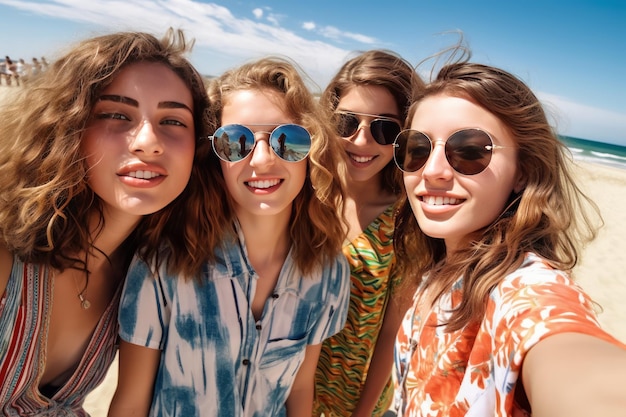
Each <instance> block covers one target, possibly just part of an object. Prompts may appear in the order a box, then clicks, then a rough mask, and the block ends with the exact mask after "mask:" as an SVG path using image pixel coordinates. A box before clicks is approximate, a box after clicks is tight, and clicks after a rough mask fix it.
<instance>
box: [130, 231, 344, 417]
mask: <svg viewBox="0 0 626 417" xmlns="http://www.w3.org/2000/svg"><path fill="white" fill-rule="evenodd" d="M159 275H160V277H159V278H155V277H154V276H153V274H151V273H150V268H149V267H148V266H147V265H146V264H145V263H143V262H141V261H139V260H137V259H135V260H134V261H133V263H132V265H131V268H130V270H129V272H128V276H127V279H126V284H125V289H124V293H123V295H122V301H121V305H120V314H119V321H120V336H121V337H122V339H124V340H125V341H127V342H130V343H133V344H136V345H141V346H147V347H150V348H153V349H160V350H162V351H163V352H162V355H161V363H160V366H159V370H158V374H157V378H156V381H155V391H154V398H153V402H152V409H151V413H150V415H152V416H181V417H193V416H203V417H207V416H222V417H223V416H228V417H231V416H232V417H244V416H246V417H248V416H250V417H252V416H255V417H269V416H284V415H285V401H286V400H287V397H288V395H289V392H290V390H291V386H292V385H293V382H294V379H295V376H296V374H297V372H298V369H299V367H300V365H301V364H302V361H303V360H304V354H305V348H306V347H307V345H314V344H319V343H321V342H322V341H323V340H324V339H326V338H327V337H329V336H331V335H333V334H335V333H337V332H339V331H340V330H341V329H342V328H343V326H344V323H345V321H346V316H347V311H348V301H349V296H350V271H349V267H348V264H347V261H346V259H345V257H344V256H343V254H341V253H338V254H337V258H336V259H335V260H334V262H333V263H332V265H326V266H325V267H324V268H323V270H322V271H320V272H319V273H316V274H312V275H311V276H306V277H305V276H302V274H301V273H300V272H299V270H298V268H297V267H296V265H295V263H294V261H293V259H292V256H291V253H290V254H289V255H288V256H287V260H286V261H285V263H284V264H283V267H282V270H281V272H280V275H279V277H278V282H277V284H276V287H275V289H274V292H273V294H272V296H271V297H270V298H269V299H268V300H267V302H266V304H265V307H264V310H263V315H262V318H261V319H260V320H258V321H255V319H254V316H253V314H252V310H251V301H252V300H253V298H254V292H255V288H256V283H257V280H258V279H259V276H258V275H257V274H256V273H255V271H254V269H253V268H252V266H251V265H250V264H249V262H248V258H247V254H246V251H245V246H244V244H243V237H242V235H241V234H240V235H239V242H236V243H234V244H232V245H230V246H228V247H224V248H222V249H221V250H219V251H218V252H217V262H216V263H215V264H209V265H207V266H206V267H205V270H204V274H203V277H202V281H201V282H199V280H197V279H187V280H186V279H184V278H183V277H179V276H168V274H167V273H166V271H165V268H161V270H160V271H159Z"/></svg>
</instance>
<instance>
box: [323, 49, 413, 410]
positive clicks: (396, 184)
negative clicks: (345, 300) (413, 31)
mask: <svg viewBox="0 0 626 417" xmlns="http://www.w3.org/2000/svg"><path fill="white" fill-rule="evenodd" d="M423 86H424V83H423V82H422V81H421V79H420V78H419V76H418V75H417V73H416V72H415V70H414V69H413V67H412V66H411V65H410V64H409V63H408V62H406V61H405V60H404V59H402V58H401V57H400V56H398V55H397V54H395V53H393V52H391V51H382V50H372V51H367V52H363V53H360V54H359V55H357V56H355V57H354V58H352V59H350V60H349V61H348V62H346V63H345V64H344V65H343V66H342V67H341V68H340V69H339V71H338V72H337V74H336V75H335V76H334V78H333V79H332V80H331V81H330V83H329V85H328V86H327V87H326V89H325V91H324V92H323V94H322V96H321V98H320V104H321V105H322V106H325V107H327V108H328V109H329V110H330V111H332V112H333V113H334V127H335V130H336V135H335V136H336V137H337V139H336V140H337V141H338V142H340V143H341V144H342V146H343V149H344V152H345V156H346V158H347V162H348V163H347V165H348V175H347V190H348V192H347V195H346V215H347V218H348V223H349V225H348V231H347V235H348V236H347V239H346V242H344V247H343V252H344V255H345V256H346V258H347V259H348V261H349V263H350V278H351V281H352V285H351V296H350V309H349V313H348V320H347V323H346V326H345V327H344V328H343V330H342V331H341V332H340V333H338V334H336V335H334V336H332V337H330V338H329V339H327V340H326V341H324V343H323V345H322V352H321V354H320V361H319V365H318V367H317V371H316V376H315V379H316V388H315V412H314V414H313V415H314V416H321V415H322V414H324V415H325V416H331V415H332V416H368V417H370V416H381V415H382V414H383V413H384V412H385V411H386V410H387V409H388V408H389V406H390V405H391V402H392V399H393V383H392V380H391V372H392V366H393V346H394V340H395V336H396V333H397V332H398V327H399V326H400V321H401V319H402V316H403V315H404V311H406V308H407V307H408V304H407V303H406V302H407V301H409V302H410V300H411V299H410V297H404V299H402V298H403V297H401V296H400V294H399V293H398V292H397V291H396V286H397V282H396V281H397V280H398V279H399V277H397V276H395V275H393V274H392V269H393V265H394V262H395V257H394V252H393V246H392V243H393V239H392V237H393V224H394V218H395V213H396V211H397V208H398V206H397V204H398V201H399V200H400V196H401V195H402V191H403V184H402V175H401V172H400V171H398V169H397V168H396V166H395V164H394V162H393V141H394V140H395V138H396V135H397V134H398V133H399V132H400V130H402V126H403V125H404V122H405V119H406V116H407V112H408V110H409V105H410V104H411V98H412V96H413V94H414V93H415V92H416V90H421V88H423ZM403 302H404V306H403V307H404V310H402V307H401V305H402V304H403Z"/></svg>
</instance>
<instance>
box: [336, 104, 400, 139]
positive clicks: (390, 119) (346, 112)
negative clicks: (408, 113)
mask: <svg viewBox="0 0 626 417" xmlns="http://www.w3.org/2000/svg"><path fill="white" fill-rule="evenodd" d="M335 115H340V116H352V117H354V118H355V119H356V120H357V122H358V123H357V126H356V129H354V132H352V134H350V135H348V136H343V135H342V134H340V133H339V132H337V134H338V135H339V136H341V137H342V138H351V137H354V135H356V134H357V133H358V131H359V129H360V128H361V124H362V123H364V121H363V120H362V119H359V118H358V117H357V116H364V117H372V118H373V119H372V120H371V121H370V122H368V123H367V127H369V129H370V134H371V135H372V137H373V138H374V140H375V141H376V143H378V144H379V145H383V146H387V145H393V143H394V142H395V138H396V137H397V135H398V134H399V133H398V134H396V136H394V138H393V139H392V141H391V142H389V143H387V140H386V139H385V143H380V141H379V140H378V138H376V136H375V135H374V131H373V130H372V124H373V123H374V122H378V121H381V122H392V123H394V124H396V125H398V130H399V131H400V132H401V131H402V123H400V121H399V120H398V119H394V118H393V117H387V116H381V115H379V114H369V113H359V112H356V111H350V110H336V111H335ZM338 125H339V124H338V123H336V126H335V128H337V127H338Z"/></svg>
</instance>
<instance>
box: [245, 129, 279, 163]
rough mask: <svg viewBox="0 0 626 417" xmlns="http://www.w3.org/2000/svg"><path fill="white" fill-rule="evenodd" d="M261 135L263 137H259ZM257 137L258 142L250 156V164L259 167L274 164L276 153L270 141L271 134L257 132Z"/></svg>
mask: <svg viewBox="0 0 626 417" xmlns="http://www.w3.org/2000/svg"><path fill="white" fill-rule="evenodd" d="M259 135H262V136H263V137H262V138H260V139H259V138H258V136H259ZM255 139H256V142H255V144H254V148H253V149H252V156H251V157H250V166H253V167H257V168H259V167H263V166H266V165H271V164H273V163H274V160H275V155H274V151H272V149H271V146H270V143H269V135H268V134H267V133H261V132H257V133H256V134H255Z"/></svg>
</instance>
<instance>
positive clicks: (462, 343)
mask: <svg viewBox="0 0 626 417" xmlns="http://www.w3.org/2000/svg"><path fill="white" fill-rule="evenodd" d="M409 118H410V129H409V130H405V131H403V132H401V133H400V135H399V136H398V138H397V139H396V142H395V145H394V146H395V148H394V157H395V161H396V163H397V165H398V167H399V168H400V169H401V170H402V171H404V184H405V187H406V192H407V200H406V202H405V203H404V204H403V206H402V208H401V211H400V213H399V215H398V219H397V222H396V235H395V236H394V245H395V247H396V256H397V261H398V266H399V267H400V272H399V273H403V274H404V276H405V277H411V278H412V279H414V280H415V281H416V283H417V284H419V289H418V290H417V292H416V294H415V298H414V305H413V307H411V308H410V309H409V311H408V312H407V314H406V316H405V318H404V321H403V323H402V325H401V329H400V331H399V334H398V338H397V345H396V353H397V363H396V365H397V369H398V375H397V380H398V382H399V385H398V391H397V392H398V394H400V395H399V409H400V415H403V416H524V415H525V416H529V415H530V414H531V413H532V416H533V417H537V416H550V417H555V416H568V417H572V416H591V415H594V416H596V415H597V416H604V417H606V416H623V415H624V410H626V388H625V387H626V385H624V384H623V379H624V375H625V374H626V346H624V345H623V344H621V343H620V342H618V341H617V340H616V339H614V338H613V337H612V336H610V335H609V334H607V333H606V332H605V331H603V330H602V329H601V328H600V326H599V324H598V322H597V319H596V315H595V313H594V305H593V303H592V301H591V300H590V298H589V297H588V296H587V295H586V294H585V293H584V292H583V290H582V289H581V288H580V287H579V286H577V285H576V284H575V283H574V282H573V281H572V279H571V277H570V272H571V270H572V268H573V267H574V265H575V264H576V261H577V259H578V258H579V255H580V247H579V244H580V243H582V242H584V241H585V240H586V239H587V238H592V237H594V236H595V228H594V221H593V217H592V216H591V215H592V214H594V213H593V211H589V210H588V208H590V207H591V208H595V206H593V205H591V206H589V205H588V204H587V203H590V201H589V200H588V199H587V198H586V197H585V196H584V195H582V194H581V192H580V190H579V189H578V187H577V186H576V184H575V182H574V180H573V178H572V175H571V174H570V172H569V166H568V161H567V157H566V156H565V155H564V151H563V149H564V147H563V145H562V144H561V143H560V142H559V140H558V138H557V136H556V135H555V132H554V131H553V129H552V128H551V127H550V126H549V124H548V121H547V119H546V115H545V113H544V110H543V109H542V107H541V104H540V102H539V101H538V100H537V98H536V97H535V95H534V94H533V93H532V92H531V91H530V89H529V88H528V87H527V86H526V85H525V84H524V83H522V82H521V81H520V80H519V79H517V78H516V77H514V76H513V75H511V74H509V73H507V72H505V71H503V70H501V69H498V68H493V67H489V66H485V65H480V64H473V63H467V62H457V63H454V64H450V65H446V66H444V67H443V68H442V69H441V71H440V72H439V74H438V76H437V78H436V79H435V80H434V81H433V82H431V83H430V84H429V85H428V86H427V87H426V89H425V90H424V91H423V93H422V94H421V95H420V96H419V97H418V98H417V100H416V102H415V103H414V104H413V105H412V107H411V109H410V112H409ZM596 210H597V209H596Z"/></svg>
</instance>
